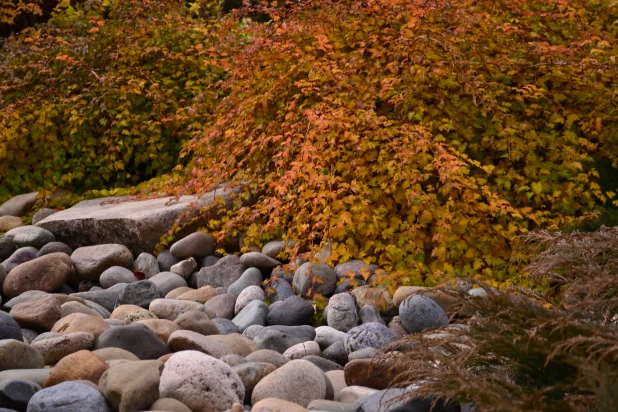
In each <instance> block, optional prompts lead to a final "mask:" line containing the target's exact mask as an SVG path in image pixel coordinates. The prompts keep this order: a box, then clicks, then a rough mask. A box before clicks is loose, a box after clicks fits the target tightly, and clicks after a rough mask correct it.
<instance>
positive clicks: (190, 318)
mask: <svg viewBox="0 0 618 412" xmlns="http://www.w3.org/2000/svg"><path fill="white" fill-rule="evenodd" d="M174 324H175V325H177V327H178V328H179V329H184V330H190V331H193V332H197V333H200V334H202V335H204V336H208V335H218V334H219V329H217V325H215V324H214V323H213V322H212V321H211V320H210V318H209V317H208V315H206V314H205V313H204V312H200V311H197V310H190V311H188V312H185V313H183V314H182V315H180V316H178V317H177V318H176V320H175V321H174Z"/></svg>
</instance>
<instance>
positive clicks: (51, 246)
mask: <svg viewBox="0 0 618 412" xmlns="http://www.w3.org/2000/svg"><path fill="white" fill-rule="evenodd" d="M52 253H64V254H65V255H69V256H71V254H73V249H71V248H70V247H69V245H67V244H66V243H62V242H49V243H47V244H46V245H45V246H43V247H42V248H41V249H40V250H39V253H38V256H39V257H41V256H45V255H49V254H52Z"/></svg>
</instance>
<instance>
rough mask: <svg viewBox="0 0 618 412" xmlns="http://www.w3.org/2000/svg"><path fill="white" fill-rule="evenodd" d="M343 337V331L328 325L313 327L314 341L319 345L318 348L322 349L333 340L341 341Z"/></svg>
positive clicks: (333, 341)
mask: <svg viewBox="0 0 618 412" xmlns="http://www.w3.org/2000/svg"><path fill="white" fill-rule="evenodd" d="M344 337H345V332H341V331H340V330H337V329H335V328H331V327H330V326H318V327H317V328H315V341H316V342H317V343H318V345H320V349H322V350H324V349H326V348H328V347H329V346H330V345H332V344H334V343H335V342H339V341H342V342H343V338H344Z"/></svg>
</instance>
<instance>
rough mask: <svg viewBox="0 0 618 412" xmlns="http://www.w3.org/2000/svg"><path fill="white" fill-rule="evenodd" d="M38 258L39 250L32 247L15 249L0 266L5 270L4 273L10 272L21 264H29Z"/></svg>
mask: <svg viewBox="0 0 618 412" xmlns="http://www.w3.org/2000/svg"><path fill="white" fill-rule="evenodd" d="M38 256H39V250H38V249H37V248H34V247H30V246H28V247H22V248H19V249H17V250H16V251H15V252H13V253H12V254H11V256H9V257H8V258H7V259H5V260H4V262H2V266H4V269H5V270H6V273H9V272H11V270H13V269H14V268H15V267H17V266H19V265H21V264H22V263H26V262H30V261H31V260H34V259H36V258H37V257H38Z"/></svg>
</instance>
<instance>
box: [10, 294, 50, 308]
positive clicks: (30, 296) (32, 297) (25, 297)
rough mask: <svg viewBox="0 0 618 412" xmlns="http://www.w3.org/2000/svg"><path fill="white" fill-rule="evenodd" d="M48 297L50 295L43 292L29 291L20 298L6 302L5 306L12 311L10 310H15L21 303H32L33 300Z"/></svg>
mask: <svg viewBox="0 0 618 412" xmlns="http://www.w3.org/2000/svg"><path fill="white" fill-rule="evenodd" d="M46 295H48V293H47V292H43V291H41V290H29V291H26V292H24V293H22V294H21V295H19V296H15V297H14V298H13V299H11V300H9V301H8V302H6V303H5V304H4V307H6V308H7V309H9V310H10V309H13V308H14V307H15V305H17V304H19V303H24V302H30V301H32V300H36V299H40V298H42V297H43V296H46Z"/></svg>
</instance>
